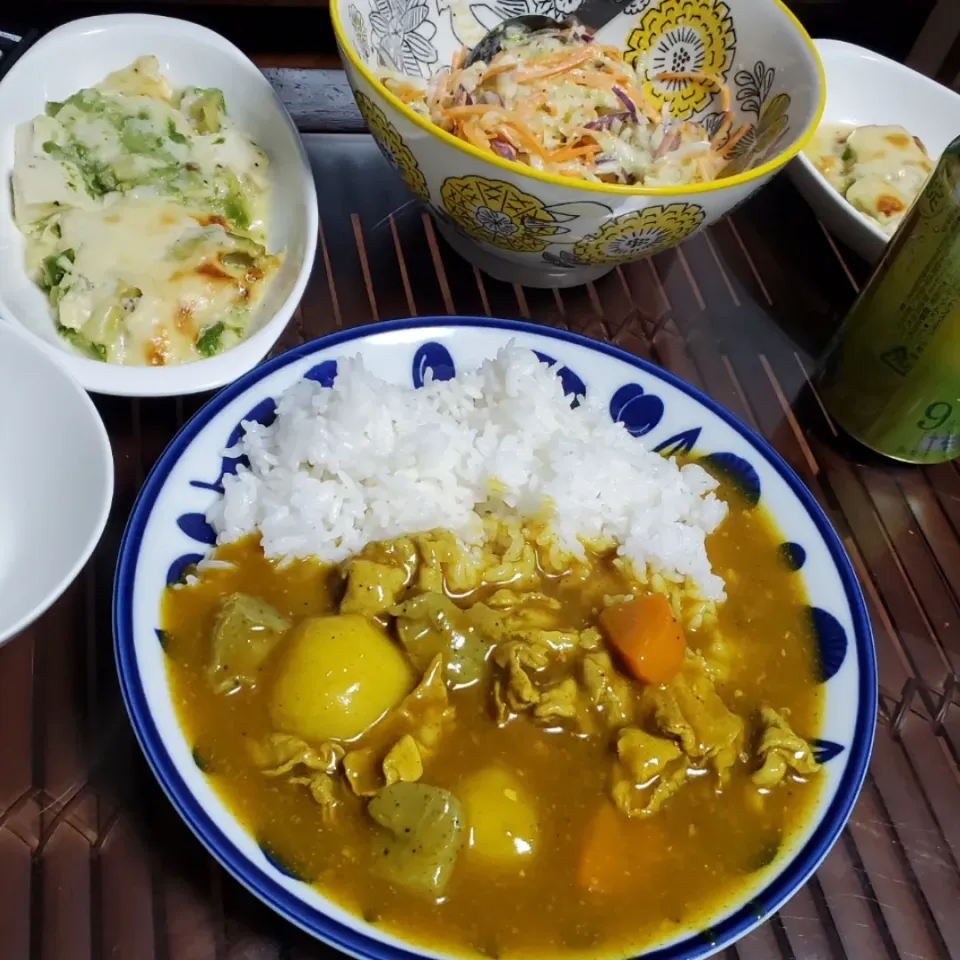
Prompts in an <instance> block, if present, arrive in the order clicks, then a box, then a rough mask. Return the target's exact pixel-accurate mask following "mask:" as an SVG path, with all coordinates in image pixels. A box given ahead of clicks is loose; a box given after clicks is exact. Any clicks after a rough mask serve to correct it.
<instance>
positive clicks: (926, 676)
mask: <svg viewBox="0 0 960 960" xmlns="http://www.w3.org/2000/svg"><path fill="white" fill-rule="evenodd" d="M270 76H271V79H272V80H273V82H274V83H275V85H276V86H277V88H278V89H279V90H280V92H281V94H282V95H283V97H284V99H285V100H286V101H287V103H288V104H289V105H290V107H291V110H292V111H293V113H294V115H295V116H297V117H298V118H299V119H300V121H301V123H302V124H303V125H304V126H305V127H311V126H313V127H314V128H315V125H312V124H311V122H310V121H309V119H308V118H309V116H310V115H311V114H310V111H311V110H313V111H314V116H315V115H316V109H317V103H316V101H315V100H313V99H312V95H311V94H310V93H309V90H310V88H311V86H316V85H317V83H318V80H317V76H316V74H315V73H311V72H309V71H308V72H302V71H301V72H299V73H298V72H297V71H296V70H293V69H274V70H273V72H272V73H271V74H270ZM338 80H339V82H341V84H342V77H340V76H339V75H338V74H336V73H333V74H331V75H330V76H328V77H327V81H330V82H329V83H320V86H326V87H327V88H328V94H329V97H331V98H332V99H333V100H335V99H336V97H337V94H336V92H335V88H336V87H337V83H338ZM331 91H333V92H331ZM328 102H332V101H328ZM348 106H349V104H348ZM337 112H338V111H336V110H334V111H333V113H334V114H336V113H337ZM339 113H340V114H343V113H344V111H343V110H342V109H341V110H340V111H339ZM331 115H332V114H331ZM346 116H347V118H348V119H347V121H346V122H345V124H344V126H345V127H346V128H347V129H349V128H350V126H349V110H347V112H346ZM330 124H333V125H334V126H335V125H336V124H335V122H334V121H330V122H329V123H328V122H327V121H324V124H322V125H321V126H326V128H327V129H329V128H330ZM305 141H306V143H307V146H308V151H309V153H310V156H311V161H312V164H313V167H314V171H315V174H316V176H317V179H318V181H320V182H322V183H323V184H324V185H325V189H322V190H320V214H321V225H320V237H319V240H320V242H319V250H318V256H317V260H316V267H315V269H314V272H313V276H312V278H311V282H310V285H309V288H308V290H307V293H306V295H305V297H304V299H303V302H302V304H301V306H300V308H299V309H298V310H297V312H296V314H295V316H294V319H293V320H292V321H291V323H290V325H289V327H288V329H287V331H286V333H285V335H284V336H283V338H282V339H281V342H280V344H278V347H277V350H278V351H281V350H284V349H287V348H289V347H291V346H293V345H295V344H298V343H301V342H303V341H305V340H309V339H312V338H315V337H318V336H322V335H323V334H325V333H328V332H330V331H333V330H337V329H340V328H342V327H348V326H354V325H357V324H363V323H368V322H371V321H374V320H378V319H386V318H390V317H401V316H411V315H420V316H427V315H435V314H469V315H492V316H500V317H516V318H525V319H531V320H533V321H535V322H537V323H543V324H547V325H551V326H557V327H561V328H564V329H569V330H574V331H576V332H578V333H583V334H586V335H588V336H592V337H596V338H599V339H602V340H606V341H609V342H612V343H615V344H617V345H619V346H621V347H623V348H625V349H627V350H630V351H632V352H634V353H636V354H638V355H640V356H643V357H646V358H648V359H650V360H652V361H654V362H655V363H658V364H661V365H663V366H664V367H666V368H668V369H670V370H671V371H673V372H674V373H676V374H678V375H680V376H681V377H683V378H684V379H686V380H688V381H689V382H691V383H693V384H695V385H696V386H697V387H699V388H701V389H703V390H705V391H706V392H707V393H708V394H710V395H711V396H713V397H714V398H715V399H716V400H718V401H720V402H721V403H723V404H724V405H726V406H727V407H728V408H729V409H731V410H732V411H733V412H734V413H736V414H737V415H738V416H740V417H741V418H743V419H744V420H745V421H746V422H747V423H748V424H750V425H751V426H753V427H754V428H755V429H756V430H758V431H759V432H760V433H761V434H762V435H763V436H764V437H766V438H767V439H768V440H769V441H770V442H771V443H772V444H773V445H774V446H775V447H776V448H777V449H778V450H779V451H780V453H781V454H783V456H784V457H785V458H786V460H787V461H788V462H789V463H790V464H791V465H792V466H793V467H794V469H795V470H796V471H797V472H798V473H799V475H800V476H801V477H802V478H803V480H804V481H805V482H806V483H807V484H808V485H809V487H810V489H811V490H812V491H813V493H814V494H815V496H816V497H817V498H818V499H819V501H820V502H821V504H822V505H823V506H824V508H825V510H826V511H827V513H828V515H829V517H830V519H831V520H832V521H833V523H834V524H835V525H836V528H837V530H838V531H839V534H840V536H841V538H842V540H843V543H844V545H845V546H846V548H847V550H848V552H849V554H850V557H851V559H852V561H853V564H854V567H855V569H856V571H857V573H858V575H859V577H860V579H861V582H862V584H863V587H864V592H865V595H866V599H867V604H868V607H869V611H870V616H871V618H872V621H873V628H874V631H875V636H876V646H877V657H878V663H879V678H880V708H879V717H878V721H879V725H878V730H877V739H876V746H875V749H874V755H873V760H872V763H871V767H870V771H869V774H868V777H867V780H866V784H865V786H864V789H863V792H862V794H861V796H860V799H859V802H858V804H857V806H856V810H855V812H854V814H853V816H852V818H851V821H850V824H849V826H848V827H847V829H846V830H845V831H844V833H843V835H842V837H841V838H840V840H839V842H838V843H837V844H836V846H835V848H834V849H833V851H832V852H831V854H830V855H829V856H828V858H827V859H826V861H825V863H824V864H823V866H822V867H821V869H820V870H819V871H818V873H817V874H816V876H815V878H814V879H813V880H812V881H811V882H810V883H809V884H808V885H807V886H806V887H805V888H804V889H803V890H801V891H800V892H799V893H798V894H797V895H796V896H795V897H794V898H793V899H792V900H791V901H790V902H789V903H788V904H787V905H786V906H785V907H784V909H783V910H782V911H781V912H780V914H779V915H777V916H776V917H775V918H774V919H773V920H772V921H770V922H769V923H767V924H766V925H764V926H763V927H761V928H760V929H758V930H757V931H755V932H754V933H752V934H750V935H749V936H748V937H747V938H746V939H744V940H743V941H741V942H740V943H739V944H738V945H737V946H736V947H735V948H730V949H729V950H728V951H726V954H725V956H726V957H728V958H731V960H732V958H742V960H768V958H781V957H782V958H784V960H833V958H837V960H841V958H845V957H849V958H858V960H859V958H863V960H881V958H889V960H898V958H902V960H941V958H943V960H947V958H951V957H956V958H960V870H958V862H960V767H958V756H960V754H958V750H960V704H958V703H957V702H956V699H955V694H956V692H957V689H958V677H957V665H958V661H960V609H958V607H960V597H958V590H960V535H958V534H960V472H958V469H957V467H956V466H955V465H952V464H946V465H943V466H938V467H931V468H926V469H918V468H909V467H899V466H895V465H890V464H883V463H877V462H873V461H865V460H863V459H862V458H860V457H858V456H857V455H856V454H853V453H851V451H850V449H849V447H848V446H847V445H846V444H844V443H843V441H842V440H841V438H839V437H838V436H837V434H836V431H835V430H834V428H833V425H832V424H831V422H830V421H829V419H828V418H827V416H826V415H825V413H824V411H823V409H822V407H821V406H820V405H819V402H818V400H817V398H816V396H815V395H814V394H813V392H812V390H811V388H810V385H809V379H808V378H809V375H810V373H811V371H812V369H813V368H814V366H815V364H816V360H817V357H818V355H819V354H820V352H821V351H822V349H823V346H824V344H825V342H826V340H827V338H828V337H829V335H830V333H831V332H832V331H833V330H834V329H835V328H836V325H837V323H838V321H839V318H840V317H841V316H842V315H843V313H844V311H845V310H846V308H847V307H848V306H849V304H850V302H851V300H852V298H853V296H854V293H855V291H856V289H857V287H858V284H859V283H860V282H861V280H862V278H863V276H864V268H863V265H862V264H860V263H858V262H856V261H855V260H854V259H853V258H852V257H851V256H850V255H848V254H847V253H845V252H843V251H841V250H840V249H839V248H838V246H837V245H836V244H835V243H834V241H833V240H832V239H831V238H830V237H829V236H828V235H827V233H826V232H825V231H824V230H823V228H822V227H821V225H820V224H819V223H818V222H817V220H816V219H815V218H814V216H813V215H812V213H811V212H810V211H809V209H808V208H807V207H806V206H805V205H804V203H803V202H802V201H801V200H800V198H799V197H798V195H797V194H796V193H795V192H794V191H793V189H792V187H791V186H790V184H789V183H788V182H787V180H786V179H785V178H783V177H780V178H778V179H776V180H775V181H774V182H773V183H771V184H770V185H769V186H767V187H766V188H765V189H763V190H762V191H761V192H760V193H759V194H758V195H756V196H755V197H754V198H753V199H752V200H751V201H749V202H748V203H747V204H746V205H744V206H743V207H742V208H740V209H739V210H738V211H737V213H736V214H735V215H734V216H732V217H729V218H728V219H726V220H725V221H723V222H721V223H718V224H716V225H714V226H712V227H710V228H709V229H708V230H706V231H704V232H702V233H700V234H699V235H697V236H695V237H693V238H692V239H690V240H688V241H687V242H686V243H684V244H683V245H682V246H681V247H680V248H678V249H676V250H672V251H668V252H666V253H663V254H661V255H658V256H656V257H655V258H653V259H652V260H647V261H644V262H641V263H636V264H632V265H629V266H626V267H621V268H617V269H616V270H615V271H614V272H612V273H611V274H609V275H608V276H607V277H604V278H603V279H602V280H600V281H598V282H596V283H593V284H588V285H587V286H584V287H579V288H575V289H572V290H564V291H562V292H551V291H542V290H533V289H526V288H523V287H520V286H511V285H508V284H504V283H500V282H497V281H493V280H491V279H489V278H487V277H485V276H484V275H482V274H480V273H479V272H477V271H476V270H475V269H473V268H471V267H470V266H469V265H468V264H466V263H465V262H464V261H462V260H461V259H460V258H459V257H457V256H456V255H455V254H454V253H453V252H452V251H451V250H450V249H449V248H448V247H447V246H446V245H445V244H444V242H443V241H442V240H441V239H440V238H439V237H438V236H437V234H436V232H435V230H434V229H433V227H432V225H431V222H430V220H429V219H428V217H427V216H426V215H425V214H424V213H423V212H422V211H421V210H420V209H419V208H418V207H417V206H416V204H415V202H414V200H413V199H412V198H411V197H410V196H409V195H408V194H407V193H406V192H405V190H404V188H403V186H402V185H401V183H400V181H399V180H398V179H397V178H396V177H395V175H394V173H393V172H392V171H391V170H390V168H389V167H388V166H387V165H386V163H385V162H384V161H383V159H382V158H381V156H380V154H379V153H378V151H377V150H376V148H375V146H374V144H373V142H372V141H371V140H370V138H369V137H368V136H367V135H366V134H363V133H349V132H345V133H324V134H308V135H306V136H305ZM331 184H336V189H330V185H331ZM204 399H205V398H204V397H193V398H185V399H172V400H126V399H116V398H97V399H96V402H97V406H98V408H99V410H100V412H101V414H102V416H103V418H104V421H105V422H106V424H107V428H108V430H109V433H110V437H111V439H112V442H113V449H114V456H115V464H116V477H117V483H116V497H115V501H114V504H113V509H112V512H111V516H110V521H109V524H108V527H107V530H106V533H105V535H104V537H103V540H102V542H101V544H100V546H99V549H98V550H97V552H96V554H95V556H94V558H93V560H92V561H91V562H90V563H89V565H88V566H87V567H86V569H85V570H84V571H83V573H82V575H81V576H80V577H79V578H78V580H77V581H76V583H75V584H74V585H73V586H72V587H71V589H70V590H69V591H68V592H67V593H66V594H65V595H64V597H63V598H62V599H61V600H60V601H59V602H58V603H57V604H56V605H55V607H54V608H53V609H51V610H50V612H49V613H48V614H47V615H46V616H44V617H43V618H42V619H41V620H40V621H38V622H37V623H35V624H34V625H33V626H32V627H31V628H30V629H29V630H27V631H26V632H25V633H24V634H22V635H21V636H19V637H17V638H15V639H14V640H13V641H11V642H10V643H8V644H7V645H6V646H4V647H3V648H0V736H2V745H0V958H3V960H27V958H30V960H34V958H35V960H75V958H76V960H101V958H120V960H224V958H232V960H241V958H248V960H294V958H297V960H305V958H319V957H328V956H331V955H332V951H330V950H329V949H327V948H325V947H323V946H322V945H320V944H318V943H317V942H315V941H313V940H311V939H310V938H309V937H307V936H306V935H304V934H302V933H300V932H299V931H298V930H296V929H295V928H294V927H292V926H291V925H289V924H287V923H286V922H284V921H283V920H281V919H279V918H278V917H276V916H275V915H273V914H272V913H271V912H270V911H269V910H267V909H266V908H265V907H263V906H261V905H260V903H259V902H258V901H257V900H256V899H254V898H253V897H252V896H251V895H250V894H248V893H247V892H246V891H245V890H243V889H242V888H241V887H240V886H239V885H238V884H237V883H236V882H235V881H233V880H232V879H231V878H230V877H229V876H228V875H226V874H225V873H224V872H223V870H222V869H221V868H220V867H219V866H218V865H217V864H216V863H215V862H214V861H213V860H212V859H211V858H210V857H209V856H208V855H207V854H206V853H205V852H204V850H203V849H202V847H201V846H200V844H199V843H198V842H197V841H196V840H195V839H194V838H193V836H192V835H191V834H190V833H189V831H188V830H187V828H186V827H185V826H184V825H183V824H182V823H181V821H180V819H179V818H178V816H177V814H176V813H175V812H174V811H173V809H172V807H171V806H170V804H169V803H168V802H167V800H166V799H165V797H164V796H163V795H162V793H161V791H160V789H159V788H158V786H157V784H156V783H155V781H154V780H153V777H152V776H151V774H150V772H149V770H148V769H147V766H146V763H145V761H144V759H143V757H142V755H141V753H140V751H139V749H138V747H137V745H136V743H135V741H134V738H133V734H132V732H131V729H130V725H129V722H128V720H127V716H126V714H125V712H124V709H123V705H122V703H121V701H120V696H119V690H118V687H117V680H116V674H115V669H114V661H113V650H112V637H111V623H110V607H111V586H112V577H113V571H114V566H115V563H116V558H117V549H118V545H119V541H120V536H121V534H122V531H123V527H124V523H125V522H126V519H127V516H128V513H129V511H130V509H131V506H132V504H133V501H134V498H135V496H136V494H137V491H138V489H139V488H140V486H141V484H142V483H143V480H144V477H145V474H146V473H147V471H148V470H149V469H150V466H151V465H152V464H153V463H154V462H155V460H156V459H157V457H158V456H159V454H160V453H161V451H162V450H163V448H164V446H165V444H166V443H167V442H168V441H169V440H170V438H171V437H172V436H173V434H174V433H175V431H176V430H177V429H178V428H179V427H180V426H181V425H182V424H183V423H184V420H185V419H186V418H187V417H189V416H190V415H191V413H193V412H194V411H195V410H196V409H197V408H198V407H199V405H200V404H201V403H202V402H203V400H204Z"/></svg>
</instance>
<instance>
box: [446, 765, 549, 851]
mask: <svg viewBox="0 0 960 960" xmlns="http://www.w3.org/2000/svg"><path fill="white" fill-rule="evenodd" d="M458 792H459V794H460V797H461V798H462V800H463V805H464V809H465V811H466V822H467V828H468V830H469V841H468V842H469V849H470V853H471V854H473V855H474V856H477V857H480V858H482V859H484V860H487V861H489V862H492V863H494V864H503V865H505V866H510V865H513V866H514V868H515V866H516V863H515V861H516V860H517V859H518V858H525V857H530V856H532V855H533V854H534V853H535V852H536V849H537V842H538V833H539V827H538V824H537V811H536V807H535V805H534V804H533V802H532V801H531V799H530V797H529V796H528V795H527V789H526V787H524V786H523V784H522V783H521V782H520V780H519V778H518V777H517V776H516V775H515V774H512V773H510V772H509V771H508V770H505V769H504V768H503V767H496V766H494V767H486V768H484V769H483V770H478V771H477V772H476V773H475V774H473V775H472V776H470V777H467V779H466V780H464V781H463V783H462V784H461V785H460V787H459V790H458Z"/></svg>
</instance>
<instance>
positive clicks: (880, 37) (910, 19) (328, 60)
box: [0, 0, 960, 67]
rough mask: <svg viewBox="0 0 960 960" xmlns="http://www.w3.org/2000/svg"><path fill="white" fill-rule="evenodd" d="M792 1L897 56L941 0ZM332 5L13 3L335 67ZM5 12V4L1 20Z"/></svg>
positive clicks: (211, 0)
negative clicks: (207, 37)
mask: <svg viewBox="0 0 960 960" xmlns="http://www.w3.org/2000/svg"><path fill="white" fill-rule="evenodd" d="M786 2H787V5H788V6H789V7H790V8H791V9H792V10H793V11H794V12H795V13H796V14H797V16H798V17H799V18H800V20H801V21H802V22H803V24H804V26H805V27H806V28H807V30H808V32H809V33H810V34H811V36H814V37H832V38H834V39H839V40H849V41H850V42H852V43H858V44H860V45H862V46H865V47H869V48H871V49H873V50H876V51H877V52H879V53H883V54H885V55H886V56H888V57H892V58H894V59H896V60H903V59H905V58H906V56H907V54H908V53H909V52H910V49H911V47H912V46H913V43H914V41H915V40H916V38H917V35H918V34H919V32H920V30H921V28H922V26H923V24H924V22H925V21H926V19H927V17H928V16H929V14H930V11H931V10H932V9H933V7H934V6H935V0H786ZM956 2H958V3H960V0H956ZM6 7H7V2H6V0H0V9H2V8H6ZM326 10H327V2H326V0H195V2H183V0H180V2H167V0H153V2H149V0H148V2H129V0H127V2H123V0H120V2H110V0H39V2H37V3H34V4H30V5H26V4H22V5H21V4H18V5H17V7H16V8H13V6H12V4H11V9H10V13H11V14H13V15H14V16H16V18H17V19H28V20H29V21H30V25H31V26H37V27H40V28H42V29H49V28H50V27H54V26H56V25H57V24H59V23H63V22H65V21H67V20H74V19H77V18H78V17H85V16H91V15H94V14H101V13H121V12H141V13H162V14H167V15H168V16H173V17H183V18H184V19H188V20H194V21H196V22H198V23H202V24H204V25H205V26H208V27H211V28H212V29H214V30H216V31H217V32H219V33H222V34H224V35H225V36H226V37H228V38H229V39H230V40H232V41H233V42H234V43H236V44H237V45H238V46H239V47H241V48H242V49H243V50H244V51H245V52H247V53H248V54H252V55H254V56H256V55H261V56H260V58H259V59H260V61H261V63H267V64H269V63H275V64H276V65H283V64H284V63H285V61H286V62H290V63H296V64H297V65H301V66H306V65H313V66H325V67H332V66H335V65H336V63H337V54H336V46H335V44H334V40H333V31H332V30H331V28H330V22H329V17H328V15H327V12H326ZM5 14H6V10H5V9H4V14H3V15H0V20H4V19H6V16H5Z"/></svg>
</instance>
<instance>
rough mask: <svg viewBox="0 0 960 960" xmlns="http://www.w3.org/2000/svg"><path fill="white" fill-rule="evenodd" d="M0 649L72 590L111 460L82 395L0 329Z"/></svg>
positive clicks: (100, 514) (16, 336)
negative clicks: (0, 465)
mask: <svg viewBox="0 0 960 960" xmlns="http://www.w3.org/2000/svg"><path fill="white" fill-rule="evenodd" d="M0 411H2V415H0V451H2V458H3V459H2V467H0V644H3V643H4V642H5V641H6V640H9V639H10V637H12V636H13V635H14V634H16V633H19V632H20V631H21V630H23V629H24V628H25V627H27V626H29V624H30V623H32V622H33V621H34V620H35V619H36V618H37V617H39V616H40V614H41V613H43V612H44V611H45V610H46V609H47V607H49V606H50V605H51V604H52V603H53V602H54V600H56V599H57V598H58V597H59V596H60V594H62V593H63V592H64V590H66V589H67V587H69V586H70V584H71V583H72V582H73V580H74V578H75V577H76V576H77V574H78V573H79V572H80V569H81V568H82V567H83V565H84V564H85V563H86V562H87V560H88V559H89V557H90V554H91V553H92V552H93V548H94V547H95V546H96V545H97V542H98V541H99V539H100V534H101V533H103V527H104V524H105V523H106V522H107V514H108V512H109V510H110V501H111V500H112V499H113V454H112V452H111V450H110V441H109V439H108V438H107V431H106V430H105V429H104V426H103V422H102V421H101V420H100V415H99V414H98V413H97V409H96V407H94V405H93V403H92V401H91V400H90V398H89V397H88V396H87V395H86V393H84V391H83V389H82V388H81V387H80V386H79V384H77V383H76V382H74V380H73V379H71V377H70V376H69V375H68V374H67V373H66V372H65V371H64V369H63V367H62V366H60V365H59V364H57V363H55V362H54V361H53V360H52V359H51V358H50V357H49V356H45V354H44V352H43V351H41V350H39V349H38V348H37V347H36V345H35V344H34V343H32V342H31V340H30V339H28V338H27V336H25V335H24V334H23V333H20V332H19V331H17V330H15V329H13V328H12V327H10V326H9V325H7V324H3V323H0Z"/></svg>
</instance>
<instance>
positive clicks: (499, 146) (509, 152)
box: [490, 137, 517, 160]
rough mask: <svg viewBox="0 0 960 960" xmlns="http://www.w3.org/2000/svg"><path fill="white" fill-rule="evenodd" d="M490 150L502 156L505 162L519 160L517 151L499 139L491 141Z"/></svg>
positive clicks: (495, 138)
mask: <svg viewBox="0 0 960 960" xmlns="http://www.w3.org/2000/svg"><path fill="white" fill-rule="evenodd" d="M490 149H491V150H492V151H493V152H494V153H498V154H500V156H501V157H503V159H504V160H516V159H517V151H516V150H514V149H513V147H511V146H510V144H509V143H507V141H506V140H501V139H500V138H499V137H494V139H493V140H491V141H490Z"/></svg>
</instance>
